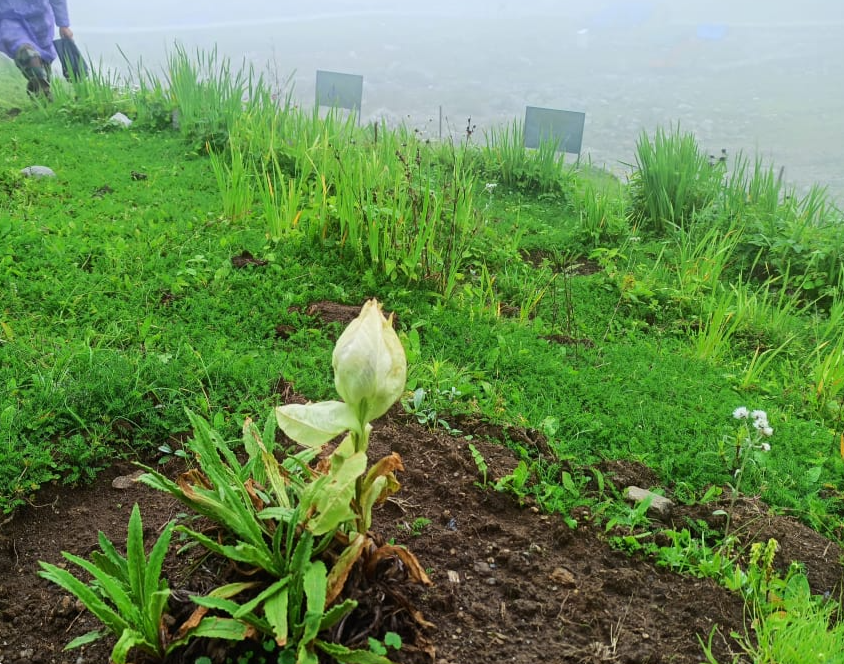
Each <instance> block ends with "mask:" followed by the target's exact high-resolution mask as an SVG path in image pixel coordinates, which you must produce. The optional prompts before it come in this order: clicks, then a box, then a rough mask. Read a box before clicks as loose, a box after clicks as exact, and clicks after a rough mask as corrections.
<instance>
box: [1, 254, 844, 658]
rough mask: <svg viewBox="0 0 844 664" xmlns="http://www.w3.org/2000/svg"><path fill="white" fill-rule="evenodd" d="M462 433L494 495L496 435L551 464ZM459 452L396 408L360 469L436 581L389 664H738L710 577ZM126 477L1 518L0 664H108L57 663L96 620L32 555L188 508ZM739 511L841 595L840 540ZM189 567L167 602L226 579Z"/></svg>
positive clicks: (738, 527) (91, 543) (613, 465)
mask: <svg viewBox="0 0 844 664" xmlns="http://www.w3.org/2000/svg"><path fill="white" fill-rule="evenodd" d="M246 260H247V261H248V257H247V258H246ZM358 311H359V307H342V306H339V305H335V304H333V303H328V302H319V303H316V304H314V305H312V306H311V307H310V308H309V309H308V311H307V312H306V314H307V315H309V316H315V317H317V318H319V319H320V320H321V321H322V322H323V323H327V322H338V321H339V322H348V320H351V318H353V317H354V316H355V315H357V312H358ZM347 319H348V320H347ZM563 343H564V342H563ZM273 391H274V393H275V394H277V395H279V397H280V398H281V400H283V401H285V402H290V401H302V400H303V399H302V397H301V395H297V394H296V393H295V391H294V390H293V386H292V385H291V384H290V383H289V382H287V381H285V380H284V379H283V378H280V379H279V380H278V382H277V384H276V385H275V387H274V389H273ZM455 422H457V426H459V428H460V429H461V430H462V431H463V434H464V435H469V434H471V436H472V440H471V442H472V444H473V445H474V446H475V447H476V448H477V449H478V450H479V451H480V452H481V453H482V454H483V457H484V459H485V460H486V463H487V465H488V467H489V476H488V480H489V482H490V483H491V482H494V481H495V479H496V478H500V477H502V476H504V475H507V474H509V473H510V472H511V471H512V469H513V468H514V467H515V466H516V463H517V462H516V459H515V458H514V456H513V454H512V453H511V452H510V451H509V450H508V449H507V448H506V447H505V446H504V445H503V444H502V443H501V442H500V441H503V440H510V441H516V442H518V443H519V444H520V445H522V446H523V447H524V448H525V449H528V450H534V451H535V452H536V453H537V454H539V455H542V456H544V457H546V458H547V457H548V456H549V455H550V454H551V451H550V450H549V449H548V446H547V442H546V441H545V439H544V438H543V437H542V435H541V434H540V433H539V432H536V431H533V430H530V429H523V428H520V427H505V428H502V427H497V426H495V425H491V424H489V423H485V422H482V421H477V420H473V419H470V418H465V417H464V418H462V419H459V421H458V420H455ZM174 441H175V442H178V441H177V439H176V438H174ZM175 442H174V444H175ZM468 442H469V441H467V439H466V438H457V437H453V436H451V435H448V434H447V433H445V432H443V431H441V430H434V431H429V430H427V429H425V428H423V427H421V426H419V425H417V424H416V423H415V422H414V421H413V420H412V418H409V417H408V416H406V415H405V414H404V413H402V412H401V409H400V408H398V407H395V408H394V409H393V410H392V411H391V412H390V413H389V414H388V415H387V416H386V417H385V418H382V420H381V421H379V422H377V423H376V426H375V429H374V432H373V437H372V442H371V446H370V458H371V459H379V458H381V457H383V456H386V455H388V454H390V453H392V452H397V453H398V454H400V455H401V457H402V460H403V463H404V467H405V471H404V472H402V473H400V474H399V481H400V482H401V484H402V488H401V491H400V492H399V493H398V494H396V495H395V496H393V497H392V498H391V499H390V500H388V501H387V502H386V503H385V504H384V505H383V506H382V507H381V508H380V509H378V510H377V511H376V514H375V520H374V523H373V532H374V533H375V534H376V535H377V536H379V537H381V538H382V539H383V540H390V539H394V540H395V542H396V543H398V544H402V545H405V546H406V547H407V548H408V549H409V550H410V551H411V552H412V553H414V554H415V555H416V557H417V558H418V560H419V561H420V562H421V564H422V566H423V567H424V568H425V569H426V570H427V571H428V574H429V576H430V578H431V580H432V581H433V585H432V586H430V587H425V586H408V587H402V588H400V592H401V594H402V595H404V596H405V597H406V598H407V599H409V600H410V603H411V605H412V608H413V609H416V610H418V611H419V612H421V616H423V617H424V620H425V621H427V622H429V623H431V625H432V626H431V627H427V628H424V629H421V630H416V631H414V629H413V626H414V624H417V623H415V622H414V621H413V620H411V619H410V618H409V617H406V619H405V623H406V624H407V625H408V626H409V628H408V630H407V632H406V633H405V634H404V635H403V636H404V637H405V646H404V647H403V648H402V650H401V651H399V652H398V653H396V654H394V655H393V658H394V659H395V660H396V661H397V662H402V663H403V664H463V663H467V664H468V663H475V662H482V663H484V664H496V663H499V662H500V663H503V662H510V663H515V664H533V663H535V662H550V663H554V662H561V663H562V662H571V663H577V664H593V663H594V664H597V663H599V662H620V663H629V664H632V663H645V662H647V663H652V664H656V663H659V662H665V663H668V662H671V663H673V664H699V663H700V662H701V661H702V659H703V656H702V653H703V650H702V648H701V645H700V642H699V639H703V640H707V639H708V638H709V635H710V634H711V633H713V630H715V636H714V638H713V639H712V646H713V650H714V654H715V656H716V657H717V659H718V661H719V662H722V663H724V664H726V663H727V662H732V661H733V659H734V656H735V655H736V654H737V653H738V646H737V644H736V643H735V642H734V641H733V639H732V638H731V637H730V636H729V635H730V633H731V632H738V633H745V632H746V630H747V629H749V628H748V625H747V622H746V619H747V615H746V613H745V607H744V604H743V602H742V601H741V599H740V598H739V597H737V596H735V595H733V594H731V593H729V592H728V591H726V590H724V589H723V588H720V587H719V586H717V585H716V584H715V583H714V582H712V581H709V580H701V579H694V578H688V577H683V576H679V575H676V574H673V573H671V572H669V571H667V570H665V569H663V568H659V567H656V566H654V565H653V564H652V563H650V562H648V561H647V560H642V559H639V558H636V557H631V556H628V555H626V554H624V553H621V552H619V551H616V550H614V549H612V548H611V547H610V546H609V545H608V543H607V534H606V533H605V532H604V528H603V527H602V526H599V525H594V524H593V523H592V522H591V521H590V515H589V513H588V512H587V511H586V510H585V509H583V510H581V511H580V512H579V513H578V514H575V515H572V516H575V517H576V518H577V521H578V523H579V526H578V528H577V529H576V530H572V529H571V528H569V526H568V525H566V523H565V521H564V520H563V517H562V516H561V515H554V514H542V513H540V511H539V510H538V509H537V508H536V507H535V506H532V505H531V504H530V503H527V504H519V502H518V501H517V500H516V499H515V498H514V497H512V496H509V495H505V494H502V493H497V492H495V491H494V490H492V489H491V488H482V487H480V486H479V479H480V477H479V475H478V468H477V465H476V464H475V461H474V460H473V458H472V455H471V453H470V450H469V447H468ZM154 461H155V460H148V462H151V463H153V462H154ZM176 462H178V460H176ZM176 462H170V463H168V464H167V465H165V466H163V470H162V472H165V473H168V474H170V475H172V476H175V475H176V474H178V472H180V470H182V469H183V468H180V467H177V465H176ZM178 463H181V462H178ZM601 471H602V473H603V475H604V476H605V477H606V478H607V480H608V481H609V482H612V483H613V485H614V486H616V487H617V488H619V489H621V488H623V487H626V486H629V485H636V486H639V487H643V488H651V487H654V486H655V485H656V484H657V478H656V476H655V475H654V474H653V473H652V472H651V471H650V470H649V469H647V468H645V467H644V466H641V465H638V464H635V463H623V462H607V463H605V464H604V465H603V466H602V468H601ZM136 472H137V467H136V466H134V465H132V464H130V463H119V464H116V465H115V466H113V467H112V468H110V469H109V470H107V471H105V472H103V473H102V474H101V475H100V476H99V478H98V479H97V482H96V483H95V484H94V485H93V486H90V487H86V488H82V489H73V490H71V489H67V488H61V487H53V488H50V489H46V490H44V491H42V492H41V494H40V496H39V502H38V504H33V505H30V506H28V507H27V508H25V509H22V510H20V511H19V512H18V513H17V514H16V516H15V518H14V519H7V520H6V521H5V522H2V523H0V664H13V663H14V664H18V663H20V664H24V663H26V664H29V663H35V664H39V663H47V662H51V663H57V664H58V663H60V664H85V663H98V664H99V663H102V664H105V662H108V659H109V657H108V655H109V652H110V650H111V646H112V644H113V641H111V640H109V639H104V640H102V641H100V642H97V643H94V644H91V645H89V646H87V647H85V648H82V649H78V650H74V651H70V652H62V647H63V646H64V644H66V643H67V642H68V641H70V640H71V639H73V638H75V637H77V636H79V635H81V634H84V633H86V632H88V631H91V630H93V629H96V628H98V627H99V625H98V623H97V621H96V620H95V619H94V618H93V617H92V616H91V615H90V614H89V613H87V611H85V610H84V609H83V608H82V607H81V605H79V604H78V603H77V602H75V601H74V600H73V599H72V598H71V597H69V596H67V595H66V594H65V593H64V592H63V591H61V590H60V589H59V588H57V587H56V586H53V585H51V584H49V583H48V582H47V581H45V580H43V579H41V578H39V577H38V576H37V574H36V573H37V571H38V569H39V567H38V561H39V560H44V561H48V562H52V563H55V564H60V563H62V561H63V558H62V556H61V552H62V551H70V552H73V553H75V554H78V555H81V556H88V554H90V553H91V551H93V550H94V549H96V548H97V531H103V532H104V533H105V534H106V535H107V536H108V537H109V538H110V539H111V540H112V541H114V542H117V543H122V542H124V541H125V535H126V526H127V523H128V519H129V513H130V510H131V509H132V506H133V505H134V503H136V502H137V503H139V504H140V506H141V514H142V517H143V522H144V532H145V535H147V536H148V537H149V539H150V540H152V539H154V538H155V537H156V535H157V533H158V532H160V530H161V529H162V528H163V526H164V525H165V524H166V523H167V522H168V521H170V520H172V519H174V518H176V516H177V515H178V514H179V513H181V512H183V507H182V506H181V505H180V504H179V503H177V502H176V501H175V500H174V499H172V498H171V497H170V496H169V495H166V494H161V493H157V492H155V491H154V490H152V489H149V488H147V487H146V486H144V485H141V484H137V483H136V482H133V481H131V477H132V475H133V474H135V473H136ZM127 480H128V481H127ZM727 507H729V506H728V505H727V503H726V501H723V502H720V503H708V504H706V505H696V506H691V507H685V506H682V505H678V506H675V508H674V511H673V512H672V514H671V518H670V521H671V523H669V524H667V525H673V526H674V527H676V528H678V529H679V528H683V527H684V526H686V525H687V524H689V523H699V524H700V523H704V522H705V523H706V524H708V526H707V527H708V528H710V529H712V530H714V531H716V532H718V531H719V530H723V527H724V519H723V517H721V516H713V512H714V511H715V510H718V509H721V510H723V509H726V508H727ZM733 510H734V512H733V513H734V517H733V531H732V532H733V534H734V535H735V536H736V537H737V540H738V544H737V547H736V550H738V551H742V550H743V551H746V550H747V548H748V547H749V544H750V543H751V542H755V541H759V542H766V541H767V540H768V538H771V537H773V538H775V539H776V540H777V541H778V543H779V547H780V548H779V551H778V553H777V556H776V560H775V564H776V566H777V567H778V568H779V569H781V570H784V569H786V568H787V567H788V565H789V563H791V562H792V561H800V562H802V563H803V564H804V565H805V569H806V572H807V575H808V578H809V582H810V585H811V587H812V590H813V591H814V592H815V593H818V594H824V593H831V594H833V596H838V593H839V592H841V590H842V566H841V563H840V561H841V559H842V551H841V548H840V547H839V546H838V545H836V544H834V543H832V542H830V541H828V540H826V539H825V538H823V537H821V536H820V535H819V534H817V533H816V532H814V531H812V530H811V529H809V528H807V527H806V526H804V525H802V524H801V523H799V522H797V521H795V520H794V519H791V518H787V517H782V516H775V515H773V514H771V512H770V510H769V509H767V508H766V506H765V505H764V504H762V503H760V502H759V501H758V500H754V499H741V500H739V501H737V503H736V505H734V506H733ZM610 534H612V533H610ZM191 562H195V561H186V560H184V559H181V558H179V557H178V556H175V555H171V556H170V558H168V561H167V563H166V564H165V575H166V576H167V577H168V581H169V583H170V586H171V588H173V589H174V591H175V592H174V596H186V595H187V592H186V591H187V590H188V589H190V590H193V592H196V588H197V586H198V585H199V586H202V585H203V584H205V585H207V587H206V588H204V589H203V590H201V591H200V592H205V591H207V590H209V589H210V588H211V587H213V586H214V585H215V578H214V575H215V574H218V573H219V572H218V571H215V570H212V569H210V568H211V567H213V565H211V564H203V565H201V566H197V567H196V568H194V567H193V566H192V565H191V564H190V563H191ZM209 584H210V585H209ZM373 587H374V586H373ZM180 591H181V592H180ZM356 591H357V592H358V594H356V599H361V600H362V605H363V604H364V601H365V600H366V598H362V597H360V595H359V591H360V588H357V589H356ZM378 601H380V597H379V598H370V600H369V603H370V604H371V605H373V606H374V605H376V604H377V603H378ZM376 613H377V610H376ZM405 613H406V614H407V615H408V616H409V612H407V611H406V612H405ZM414 634H416V636H417V637H418V638H416V640H415V642H414V638H413V637H414ZM229 652H231V651H229ZM198 654H200V653H197V652H190V653H184V652H183V653H179V655H178V657H176V656H174V657H171V658H170V660H169V661H168V664H182V663H187V662H190V663H191V664H192V663H193V662H194V661H195V659H196V656H197V655H198ZM205 654H211V655H214V654H215V653H214V652H206V653H205ZM226 654H227V653H226V651H225V650H219V651H218V652H217V653H216V655H217V657H216V658H215V660H216V661H220V662H223V661H225V656H226ZM139 661H140V660H139Z"/></svg>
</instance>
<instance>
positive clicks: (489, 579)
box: [484, 576, 498, 586]
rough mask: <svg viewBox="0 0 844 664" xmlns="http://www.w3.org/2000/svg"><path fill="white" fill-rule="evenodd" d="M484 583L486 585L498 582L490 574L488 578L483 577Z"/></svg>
mask: <svg viewBox="0 0 844 664" xmlns="http://www.w3.org/2000/svg"><path fill="white" fill-rule="evenodd" d="M484 583H485V584H486V585H488V586H494V585H495V584H496V583H498V582H497V581H496V580H495V578H494V577H491V576H490V577H488V578H486V579H484Z"/></svg>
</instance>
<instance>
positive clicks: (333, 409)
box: [275, 401, 360, 447]
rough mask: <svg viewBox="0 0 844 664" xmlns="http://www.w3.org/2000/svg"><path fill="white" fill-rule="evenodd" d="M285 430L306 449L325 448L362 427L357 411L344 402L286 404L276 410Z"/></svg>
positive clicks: (277, 417) (279, 422)
mask: <svg viewBox="0 0 844 664" xmlns="http://www.w3.org/2000/svg"><path fill="white" fill-rule="evenodd" d="M275 413H276V419H277V420H278V425H279V426H280V427H281V429H282V431H284V433H285V434H287V435H288V436H289V437H290V438H292V439H293V440H295V441H296V442H297V443H299V444H300V445H304V446H305V447H322V446H323V445H325V443H327V442H328V441H329V440H331V439H332V438H334V437H335V436H339V435H340V434H341V433H343V432H344V431H350V430H356V429H358V427H359V426H360V425H359V423H358V420H357V417H356V416H355V413H354V411H353V410H352V409H351V408H350V407H349V406H348V405H347V404H345V403H343V402H342V401H321V402H319V403H309V404H287V405H285V406H279V407H278V408H276V410H275Z"/></svg>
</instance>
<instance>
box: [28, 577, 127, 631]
mask: <svg viewBox="0 0 844 664" xmlns="http://www.w3.org/2000/svg"><path fill="white" fill-rule="evenodd" d="M38 564H39V565H41V567H42V571H40V572H39V573H38V575H39V576H41V577H43V578H45V579H47V580H48V581H52V582H53V583H55V584H56V585H58V586H60V587H61V588H64V589H65V590H66V591H68V592H69V593H71V594H72V595H74V596H76V597H77V598H78V599H79V601H81V602H82V603H83V604H84V605H85V608H86V609H88V610H89V611H90V612H91V613H93V614H94V615H95V616H96V617H97V618H98V619H99V621H100V622H101V623H103V624H104V625H105V626H106V627H108V628H109V630H111V632H112V633H113V634H120V633H121V632H122V631H123V630H124V629H126V628H127V627H128V626H129V623H127V622H126V620H125V619H124V618H123V617H122V616H121V615H120V614H118V613H117V612H116V611H114V610H113V609H112V608H111V607H110V606H108V605H107V604H106V603H105V602H104V601H103V600H102V599H101V598H100V596H99V595H97V594H96V593H95V592H94V591H93V589H91V587H90V586H87V585H85V584H84V583H82V581H80V580H79V579H77V578H76V577H75V576H73V574H71V573H70V572H68V571H67V570H64V569H61V568H60V567H56V566H55V565H51V564H50V563H45V562H43V561H39V563H38Z"/></svg>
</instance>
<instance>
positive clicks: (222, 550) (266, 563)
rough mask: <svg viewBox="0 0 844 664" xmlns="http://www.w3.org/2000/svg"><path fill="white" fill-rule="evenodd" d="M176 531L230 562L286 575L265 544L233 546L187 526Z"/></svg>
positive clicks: (177, 528)
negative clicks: (259, 545)
mask: <svg viewBox="0 0 844 664" xmlns="http://www.w3.org/2000/svg"><path fill="white" fill-rule="evenodd" d="M176 530H178V531H180V532H184V533H185V534H186V535H188V537H190V538H192V539H195V540H196V541H197V542H199V543H200V544H201V545H202V546H204V547H205V548H206V549H208V550H209V551H212V552H213V553H216V554H219V555H221V556H225V557H226V558H229V559H230V560H235V561H237V562H241V563H246V564H249V565H253V566H255V567H260V568H261V569H262V570H265V571H267V572H270V573H271V574H274V575H276V576H281V575H282V574H283V573H284V570H283V569H281V566H280V565H279V561H277V560H275V559H274V558H273V556H272V553H271V551H270V549H269V547H267V545H266V543H265V542H262V544H263V546H261V547H260V548H258V547H255V546H252V545H251V544H246V543H245V542H239V543H238V544H236V545H234V546H232V545H230V544H220V543H219V542H217V540H216V539H211V538H210V537H208V536H206V535H203V534H202V533H198V532H196V531H195V530H191V529H190V528H186V527H185V526H176Z"/></svg>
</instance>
